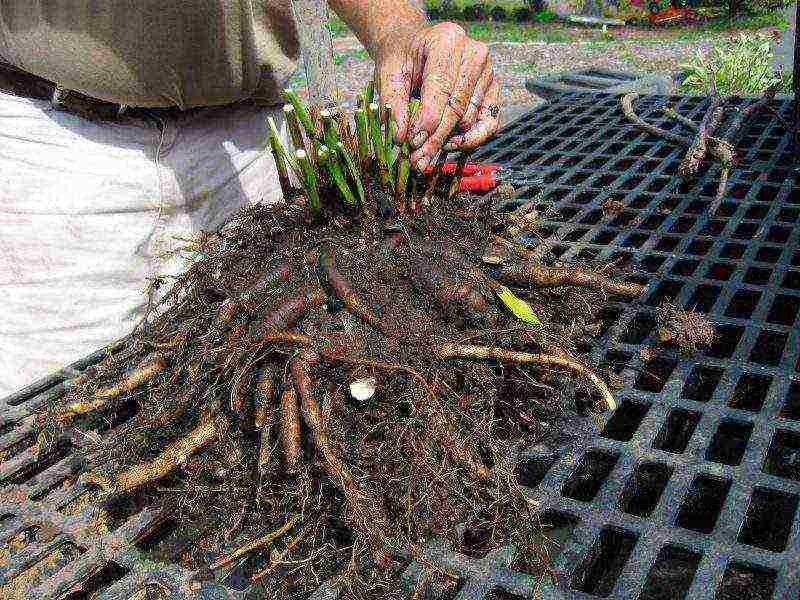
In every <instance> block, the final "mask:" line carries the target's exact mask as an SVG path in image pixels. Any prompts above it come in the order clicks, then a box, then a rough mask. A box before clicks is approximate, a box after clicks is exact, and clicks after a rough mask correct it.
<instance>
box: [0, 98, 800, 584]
mask: <svg viewBox="0 0 800 600" xmlns="http://www.w3.org/2000/svg"><path fill="white" fill-rule="evenodd" d="M617 102H618V99H616V98H615V97H613V96H608V95H603V94H591V93H585V94H573V95H566V96H563V97H561V98H560V99H559V100H558V101H557V102H554V103H552V104H548V105H545V106H543V107H541V108H539V109H537V110H536V111H534V112H532V113H530V114H528V115H525V116H524V117H522V118H521V119H519V120H518V121H516V122H515V123H514V124H512V125H511V126H509V127H508V128H506V129H505V130H504V131H503V132H501V133H500V135H499V136H498V137H497V138H496V139H495V140H494V141H493V142H491V143H490V144H488V145H486V146H485V147H483V148H482V149H480V150H479V151H478V152H477V153H476V155H475V158H476V159H477V160H482V161H491V162H501V163H503V164H505V165H507V166H509V167H511V168H514V169H520V170H523V171H529V172H535V173H539V172H543V173H544V175H545V179H546V183H544V184H543V185H542V186H541V187H530V188H524V189H521V190H519V198H518V199H516V200H515V202H517V203H522V202H524V201H527V200H530V199H541V202H542V204H543V205H546V207H547V208H546V211H545V213H544V214H545V215H546V218H547V219H548V221H547V222H546V223H545V226H546V228H547V230H548V231H549V232H550V233H551V235H552V237H551V239H550V240H545V241H543V242H542V243H541V245H540V247H542V248H544V246H545V245H547V246H548V247H549V248H550V250H551V251H553V252H554V253H555V254H556V255H557V256H560V257H561V258H562V259H564V260H570V259H572V258H575V257H577V256H581V257H584V258H595V259H612V260H617V261H620V263H621V264H625V265H626V266H627V267H629V268H631V269H633V270H634V271H635V276H636V277H638V278H639V280H640V281H642V282H643V283H648V284H649V286H648V291H647V292H646V293H645V294H644V295H643V297H642V298H641V299H640V303H639V304H638V306H631V305H629V304H622V303H618V304H613V303H612V305H611V306H609V307H608V308H607V309H604V311H603V313H602V315H601V317H602V321H603V323H602V327H601V332H600V338H599V340H600V341H599V342H598V343H596V344H594V345H593V346H592V347H591V348H590V351H591V352H592V353H593V355H594V358H595V359H596V360H597V361H598V362H602V363H605V364H606V365H607V366H608V367H609V368H610V369H611V370H613V371H614V372H615V373H617V374H618V375H619V376H620V377H622V378H623V379H624V381H625V382H626V384H627V385H626V390H625V391H624V392H623V393H622V394H621V397H620V405H619V408H618V409H617V410H616V411H615V412H614V413H613V414H611V415H608V419H607V420H606V422H605V426H604V428H603V430H602V432H601V434H600V436H598V437H595V438H590V439H586V438H585V437H584V436H579V438H578V439H580V440H581V441H579V442H575V443H571V444H568V445H566V446H564V447H563V448H560V449H558V450H557V451H548V452H544V453H542V452H535V451H531V454H530V456H527V457H526V458H525V459H524V460H523V461H522V462H520V463H519V464H518V465H517V472H516V476H517V478H518V480H519V481H520V482H521V483H522V484H523V485H525V486H526V487H529V488H531V490H532V494H533V496H534V498H535V501H536V504H535V509H536V511H537V512H538V513H539V515H540V519H541V522H542V525H543V529H544V533H543V537H542V539H541V540H539V543H540V545H541V547H542V548H546V550H547V552H548V553H549V554H550V555H551V556H552V557H553V560H554V563H555V565H556V567H557V572H556V573H555V574H554V575H555V576H554V578H553V582H552V583H549V582H542V581H540V580H539V578H535V577H533V576H531V575H528V574H525V573H520V572H518V571H515V570H514V569H513V564H514V562H515V559H516V553H515V551H514V549H513V548H510V547H509V548H502V549H500V550H497V551H494V552H492V553H490V554H489V555H487V556H485V557H480V556H479V557H477V558H476V557H468V556H463V555H458V554H456V553H454V552H453V551H452V549H451V548H450V547H449V546H448V545H447V543H445V542H443V541H437V540H434V541H432V542H431V543H430V544H429V545H428V546H427V547H426V548H425V549H424V551H423V557H422V559H423V560H422V562H425V561H430V562H433V563H436V564H438V565H440V566H442V567H444V568H446V569H447V572H448V573H449V574H450V575H451V576H453V577H454V578H455V580H456V581H457V582H458V585H457V586H456V588H454V590H452V594H453V597H456V598H459V599H460V600H467V599H469V600H471V599H475V600H481V599H484V598H497V599H499V598H503V599H512V598H517V599H519V598H525V597H531V596H534V597H536V596H537V595H538V596H540V597H542V598H543V599H552V600H555V599H556V598H568V599H571V600H588V599H590V598H615V599H639V600H642V599H647V600H651V599H659V600H662V599H663V600H667V599H669V600H671V599H676V600H677V599H683V598H689V599H700V598H712V597H713V598H716V599H717V600H733V599H735V600H767V599H772V600H778V599H784V598H786V599H789V598H800V575H798V573H800V508H799V507H798V504H800V321H799V320H798V318H799V316H800V242H799V240H798V237H799V236H800V228H798V227H797V225H798V222H799V221H800V188H798V185H797V181H796V180H793V179H792V173H791V171H790V169H791V168H792V158H791V148H790V146H789V135H788V134H787V132H786V131H785V130H784V129H783V128H782V125H781V120H780V119H768V118H765V117H763V116H762V117H759V120H758V123H757V126H756V125H755V124H754V125H751V126H750V127H749V128H748V130H747V131H746V132H744V137H743V139H742V140H741V148H742V152H741V154H742V156H741V159H742V164H741V165H740V167H739V168H738V169H737V170H736V171H735V172H734V173H733V175H732V177H731V182H730V188H729V193H728V195H727V197H725V198H723V200H722V201H721V202H719V203H715V201H714V194H715V190H716V177H717V175H718V173H717V170H716V167H711V168H709V169H706V170H704V171H703V172H701V174H700V177H699V178H698V179H697V180H696V181H694V182H682V181H681V180H679V179H678V178H677V177H675V174H676V173H677V166H678V164H679V162H680V159H681V151H680V149H677V148H674V147H672V146H670V145H668V144H666V143H665V142H663V141H661V140H657V139H654V138H652V137H651V136H648V135H646V134H643V133H641V132H639V131H637V130H635V129H634V128H633V127H631V126H630V125H628V124H627V123H625V122H624V120H623V117H622V114H621V112H620V111H619V109H618V107H617ZM640 103H641V104H640V105H639V106H638V110H639V112H640V113H641V114H642V115H643V116H644V117H645V118H647V119H648V120H650V121H652V122H656V123H659V122H663V118H662V117H661V116H660V112H659V110H658V108H659V106H661V105H663V104H665V103H669V104H671V105H673V106H676V107H677V110H678V111H679V112H681V113H683V114H685V115H686V116H687V117H689V118H692V119H694V120H695V121H699V120H700V118H701V114H702V112H703V110H704V109H705V108H706V105H707V101H706V100H704V99H700V98H666V97H656V96H648V97H643V98H642V99H641V100H640ZM775 108H776V110H777V112H778V113H779V114H780V115H782V117H783V118H784V119H788V115H789V114H790V113H791V106H790V104H788V103H786V102H783V103H780V102H776V106H775ZM609 200H612V201H615V202H617V203H619V204H618V205H619V206H621V207H622V208H621V210H619V211H616V212H615V214H613V215H606V214H605V212H604V210H603V205H604V203H606V202H607V201H609ZM665 301H670V302H674V303H676V304H678V305H680V306H682V307H685V308H689V309H693V310H697V311H701V312H704V313H706V314H707V315H708V317H709V318H710V319H711V320H712V322H714V323H715V328H716V337H715V340H714V343H713V344H712V346H711V347H710V348H708V349H707V350H706V351H705V352H703V353H702V354H701V355H699V356H697V357H695V358H693V359H690V360H687V359H684V358H682V357H680V356H659V357H657V358H655V359H653V360H650V361H649V362H645V355H646V354H647V353H643V352H642V349H643V348H646V347H649V346H650V345H651V344H652V343H653V338H654V329H655V307H657V306H658V305H659V304H661V303H663V302H665ZM103 355H104V352H98V353H95V354H94V355H92V356H90V357H87V358H86V359H84V360H82V361H79V362H78V363H76V364H74V365H72V366H71V367H69V368H68V369H66V370H65V371H64V372H62V373H59V374H56V375H54V376H52V377H49V378H47V379H45V380H42V381H41V382H37V383H36V384H33V385H32V386H29V387H28V388H26V389H25V390H22V391H20V392H19V393H17V394H14V395H13V396H12V397H9V398H6V399H0V597H12V598H14V597H31V598H56V597H58V598H64V597H68V598H85V597H89V596H90V595H93V594H94V596H96V597H98V598H108V599H112V598H114V599H117V598H119V599H122V598H129V597H132V596H131V595H132V594H133V593H134V592H135V591H136V590H139V591H140V594H139V595H141V596H142V597H154V598H161V597H163V598H189V597H192V598H198V597H199V598H222V597H224V598H245V597H246V592H245V591H244V590H242V589H240V588H242V587H244V586H242V585H238V584H237V583H236V581H237V575H236V572H231V573H228V574H227V575H226V576H225V577H221V578H220V579H219V580H214V579H208V578H207V577H206V576H204V574H202V573H196V572H191V571H188V570H185V569H183V568H182V567H180V566H179V565H175V564H164V563H162V562H157V561H156V560H154V555H153V552H152V549H153V547H155V546H157V545H158V544H159V543H160V540H162V539H164V538H165V537H167V536H169V531H170V528H171V524H170V520H169V515H163V514H158V513H156V512H154V511H151V510H149V509H147V508H144V509H142V508H141V507H140V506H139V507H137V505H136V504H135V503H133V502H132V503H129V504H128V505H126V506H120V507H117V508H115V509H114V510H109V511H101V510H100V509H99V508H98V507H97V506H96V505H95V504H94V503H93V499H94V497H95V496H96V490H94V489H92V488H91V487H81V486H80V485H77V484H74V483H72V482H73V481H74V476H75V474H76V473H77V472H78V471H79V468H80V466H79V465H76V464H74V463H73V462H72V461H71V460H70V448H69V447H62V448H60V449H59V451H58V452H57V453H54V454H53V455H51V456H49V457H46V458H45V459H44V460H43V461H37V459H36V457H35V455H34V448H33V446H34V442H35V440H34V423H33V417H32V415H33V413H34V412H35V411H36V410H37V408H39V407H40V406H41V405H42V404H43V402H44V401H45V398H46V396H47V394H48V393H49V391H50V390H52V389H54V388H57V387H58V386H59V385H60V384H61V383H62V382H63V381H64V380H65V379H66V378H68V377H72V376H74V375H75V374H76V372H79V371H81V370H82V369H85V368H86V367H87V366H89V365H90V364H93V363H95V362H97V361H99V360H100V359H101V358H102V357H103ZM129 417H130V415H119V418H118V421H117V422H116V423H115V425H119V424H120V423H122V422H123V421H124V420H125V419H126V418H129ZM236 541H237V540H233V541H232V543H236ZM420 568H421V567H420V562H419V561H417V562H413V563H411V564H410V566H408V568H407V569H406V571H405V572H404V574H403V577H404V578H405V580H407V581H409V582H411V583H413V582H414V581H415V579H416V578H417V577H418V576H419V572H420ZM146 594H149V595H146ZM139 595H136V597H139ZM336 597H337V594H336V593H335V592H334V591H333V590H332V589H330V588H328V587H327V586H325V585H323V586H322V587H321V588H320V589H319V590H318V592H317V593H315V594H314V596H313V598H314V600H323V599H327V598H330V599H333V598H336Z"/></svg>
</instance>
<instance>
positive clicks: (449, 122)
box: [412, 42, 489, 169]
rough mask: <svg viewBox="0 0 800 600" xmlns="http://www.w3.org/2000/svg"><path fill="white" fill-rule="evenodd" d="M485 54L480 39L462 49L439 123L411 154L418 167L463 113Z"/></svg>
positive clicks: (443, 139)
mask: <svg viewBox="0 0 800 600" xmlns="http://www.w3.org/2000/svg"><path fill="white" fill-rule="evenodd" d="M488 58H489V48H488V46H486V44H483V43H481V42H474V43H470V44H469V45H468V46H467V48H466V49H465V52H464V54H463V55H462V61H461V67H460V70H459V74H458V77H457V78H456V83H455V86H454V88H453V91H452V93H451V94H450V98H449V100H448V101H447V104H446V105H445V107H444V111H443V112H442V117H441V120H440V121H439V125H438V127H437V128H436V130H435V131H434V132H433V134H432V135H431V136H430V137H429V138H428V141H427V142H425V144H424V145H423V146H422V147H421V148H420V149H419V150H417V152H416V153H415V154H416V155H417V156H413V157H412V160H413V159H419V161H418V164H419V165H420V166H421V168H422V169H424V168H425V167H426V166H427V162H426V160H425V159H426V158H427V159H428V162H429V161H430V157H432V156H433V155H434V154H435V153H436V152H438V151H439V149H440V148H441V147H442V146H443V145H444V143H445V140H446V139H447V137H448V136H449V135H450V134H451V133H452V132H453V129H455V126H456V125H457V124H458V123H459V122H460V121H461V119H463V118H464V115H465V114H466V113H467V106H468V105H469V100H470V98H471V97H472V93H473V91H474V89H475V84H476V83H477V82H478V80H479V79H480V75H481V72H482V71H483V65H484V64H486V61H487V60H488Z"/></svg>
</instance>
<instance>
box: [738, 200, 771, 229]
mask: <svg viewBox="0 0 800 600" xmlns="http://www.w3.org/2000/svg"><path fill="white" fill-rule="evenodd" d="M768 212H769V206H765V205H763V204H755V205H753V206H751V207H750V208H748V209H747V211H746V212H745V213H744V218H745V219H747V220H749V221H760V220H761V219H763V218H764V217H766V216H767V213H768ZM755 225H758V224H757V223H756V224H755Z"/></svg>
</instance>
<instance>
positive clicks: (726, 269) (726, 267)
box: [706, 262, 736, 281]
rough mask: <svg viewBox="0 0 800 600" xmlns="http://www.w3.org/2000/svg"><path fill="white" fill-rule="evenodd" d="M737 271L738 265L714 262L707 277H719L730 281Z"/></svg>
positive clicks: (721, 279)
mask: <svg viewBox="0 0 800 600" xmlns="http://www.w3.org/2000/svg"><path fill="white" fill-rule="evenodd" d="M734 271H736V265H733V264H731V263H720V262H717V263H714V264H713V265H711V266H710V267H709V268H708V271H707V272H706V277H707V278H708V279H719V280H720V281H728V280H729V279H730V278H731V275H733V273H734Z"/></svg>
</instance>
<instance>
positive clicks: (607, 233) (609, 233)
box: [592, 229, 619, 246]
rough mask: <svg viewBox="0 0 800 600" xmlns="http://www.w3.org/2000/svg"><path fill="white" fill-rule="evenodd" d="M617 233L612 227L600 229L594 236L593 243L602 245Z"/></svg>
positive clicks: (607, 242)
mask: <svg viewBox="0 0 800 600" xmlns="http://www.w3.org/2000/svg"><path fill="white" fill-rule="evenodd" d="M618 234H619V232H618V231H614V230H613V229H601V230H600V231H599V232H598V233H597V235H595V236H594V239H593V240H592V243H593V244H599V245H601V246H604V245H606V244H609V243H610V242H611V240H613V239H614V238H615V237H617V235H618Z"/></svg>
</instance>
